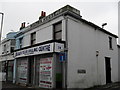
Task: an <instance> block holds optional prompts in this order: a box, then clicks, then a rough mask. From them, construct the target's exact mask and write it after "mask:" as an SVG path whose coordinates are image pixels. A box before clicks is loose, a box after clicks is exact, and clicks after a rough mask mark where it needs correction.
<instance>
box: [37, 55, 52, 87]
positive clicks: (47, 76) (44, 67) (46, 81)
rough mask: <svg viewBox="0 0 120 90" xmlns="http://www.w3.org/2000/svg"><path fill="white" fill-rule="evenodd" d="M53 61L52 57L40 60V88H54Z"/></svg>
mask: <svg viewBox="0 0 120 90" xmlns="http://www.w3.org/2000/svg"><path fill="white" fill-rule="evenodd" d="M52 61H53V58H52V57H49V58H42V59H40V78H39V86H40V87H42V88H52Z"/></svg>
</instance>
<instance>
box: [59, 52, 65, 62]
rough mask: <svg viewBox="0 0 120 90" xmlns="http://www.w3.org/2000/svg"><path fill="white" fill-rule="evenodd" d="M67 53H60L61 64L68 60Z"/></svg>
mask: <svg viewBox="0 0 120 90" xmlns="http://www.w3.org/2000/svg"><path fill="white" fill-rule="evenodd" d="M66 57H67V56H66V53H65V52H61V53H59V60H60V62H64V61H65V60H66Z"/></svg>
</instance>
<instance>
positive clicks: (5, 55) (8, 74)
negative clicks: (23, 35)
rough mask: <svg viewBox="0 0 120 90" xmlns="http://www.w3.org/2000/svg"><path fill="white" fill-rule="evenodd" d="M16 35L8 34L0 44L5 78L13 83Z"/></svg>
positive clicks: (0, 61)
mask: <svg viewBox="0 0 120 90" xmlns="http://www.w3.org/2000/svg"><path fill="white" fill-rule="evenodd" d="M15 34H16V32H10V33H8V34H7V36H6V38H5V39H3V40H2V42H1V44H0V47H1V48H0V50H1V51H0V52H1V53H0V63H2V72H3V74H4V75H3V78H4V80H6V81H11V82H12V81H13V67H14V53H13V51H14V48H15V37H14V36H15Z"/></svg>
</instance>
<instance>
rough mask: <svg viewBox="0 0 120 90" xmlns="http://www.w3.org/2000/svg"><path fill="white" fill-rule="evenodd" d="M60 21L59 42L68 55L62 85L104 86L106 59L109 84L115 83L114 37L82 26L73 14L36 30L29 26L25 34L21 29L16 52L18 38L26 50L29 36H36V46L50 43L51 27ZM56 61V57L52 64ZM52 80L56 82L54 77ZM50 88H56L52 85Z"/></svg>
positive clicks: (50, 21) (85, 25)
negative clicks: (64, 44)
mask: <svg viewBox="0 0 120 90" xmlns="http://www.w3.org/2000/svg"><path fill="white" fill-rule="evenodd" d="M66 12H67V11H66ZM70 12H71V13H70ZM77 17H78V18H77ZM60 21H62V41H65V42H66V46H65V49H64V50H65V51H66V53H67V60H66V63H64V64H63V72H62V73H63V84H64V85H63V86H64V88H65V84H66V85H67V88H88V87H92V86H95V85H103V84H106V73H105V72H106V71H105V57H110V60H111V80H112V82H117V81H118V48H117V41H116V38H117V36H116V35H113V34H111V33H110V32H108V31H105V30H104V29H102V30H99V29H100V27H98V26H95V25H93V24H92V23H90V22H87V21H85V22H83V21H84V20H83V19H82V18H81V16H80V15H79V14H76V13H74V12H72V11H69V13H66V15H65V14H63V15H62V14H61V15H60V16H59V15H58V16H56V18H54V19H52V20H49V21H48V22H46V23H44V24H41V25H39V26H37V27H36V28H30V27H29V26H28V27H26V28H27V29H26V30H25V31H24V29H23V30H21V31H19V32H18V33H20V32H23V33H22V34H20V35H19V36H17V38H16V49H19V47H18V45H19V43H18V42H17V40H18V39H19V38H21V37H23V48H25V47H29V46H30V35H31V33H33V32H36V44H39V43H43V42H46V41H49V40H53V24H55V23H57V22H60ZM33 25H34V24H33ZM109 37H111V38H112V46H113V48H112V49H110V48H109ZM53 56H54V55H53ZM58 59H59V58H58V57H56V59H55V60H58ZM55 62H56V61H54V62H53V63H54V64H55ZM56 66H57V65H56ZM65 67H67V68H65ZM54 68H55V66H54ZM56 72H57V71H56ZM53 77H54V79H55V76H54V75H53ZM53 81H55V80H53ZM65 81H66V82H65ZM54 83H55V82H54ZM53 86H54V87H55V84H54V85H53Z"/></svg>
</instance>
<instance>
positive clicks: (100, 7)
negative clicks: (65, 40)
mask: <svg viewBox="0 0 120 90" xmlns="http://www.w3.org/2000/svg"><path fill="white" fill-rule="evenodd" d="M65 5H71V6H72V7H74V8H76V9H78V10H80V14H81V16H82V18H83V19H86V20H87V21H90V22H93V23H94V24H96V25H98V26H100V27H101V25H102V24H103V23H107V25H106V26H105V27H104V29H105V30H107V31H109V32H111V33H113V34H116V35H118V1H117V0H109V1H108V0H98V1H96V0H89V2H88V0H84V1H83V0H73V1H72V0H69V2H68V0H61V1H59V0H56V1H55V0H53V1H52V0H51V2H50V1H47V0H44V1H43V0H42V1H40V0H39V1H37V0H29V1H28V0H26V1H25V0H20V1H19V0H18V1H17V2H16V1H14V0H11V1H9V2H8V0H3V1H2V0H1V1H0V12H3V13H4V24H3V30H2V39H4V38H5V37H6V34H7V33H9V32H12V31H15V32H16V31H19V28H20V26H21V23H22V22H26V23H27V25H30V24H32V23H33V22H35V21H37V20H38V19H39V16H40V15H41V11H45V12H46V14H47V15H49V14H51V13H53V12H54V11H56V10H58V9H60V8H61V7H63V6H65ZM0 21H1V15H0Z"/></svg>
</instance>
